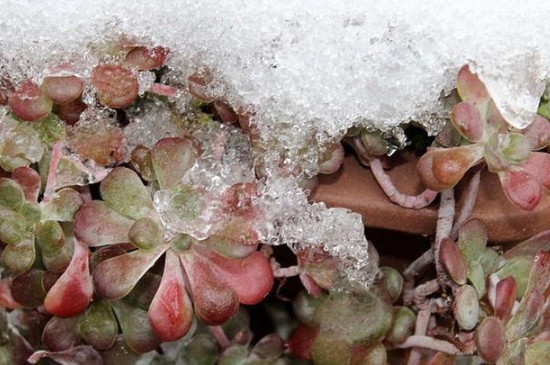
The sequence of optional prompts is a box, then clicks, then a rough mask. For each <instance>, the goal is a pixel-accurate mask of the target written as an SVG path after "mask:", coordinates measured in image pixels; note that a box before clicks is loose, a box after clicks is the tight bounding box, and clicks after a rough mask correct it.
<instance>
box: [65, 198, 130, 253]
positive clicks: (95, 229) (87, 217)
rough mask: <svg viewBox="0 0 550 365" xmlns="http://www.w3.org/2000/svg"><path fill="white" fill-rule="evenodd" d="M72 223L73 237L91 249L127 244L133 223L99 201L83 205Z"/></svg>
mask: <svg viewBox="0 0 550 365" xmlns="http://www.w3.org/2000/svg"><path fill="white" fill-rule="evenodd" d="M74 221H75V227H74V232H75V235H76V236H77V237H78V238H79V239H81V240H82V241H84V242H86V243H87V244H88V245H89V246H92V247H96V246H104V245H110V244H114V243H122V242H128V241H129V237H128V232H129V231H130V227H131V226H132V224H133V223H134V222H133V221H132V220H130V219H128V218H126V217H124V216H123V215H120V214H118V213H117V212H115V211H114V210H112V209H111V208H109V207H108V206H107V204H105V203H104V202H102V201H99V200H93V201H91V202H88V203H86V204H84V205H83V206H82V207H81V208H80V209H79V210H78V212H77V213H76V215H75V219H74Z"/></svg>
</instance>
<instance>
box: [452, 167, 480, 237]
mask: <svg viewBox="0 0 550 365" xmlns="http://www.w3.org/2000/svg"><path fill="white" fill-rule="evenodd" d="M480 180H481V170H479V171H477V172H476V173H475V174H474V176H472V178H471V179H470V182H469V183H468V187H467V188H466V191H465V193H464V194H465V197H464V204H463V205H462V208H461V209H460V212H459V213H458V217H457V218H456V222H455V224H454V226H453V229H452V230H451V234H450V236H449V237H450V238H451V239H452V240H453V241H456V239H457V237H458V230H459V229H460V227H461V226H462V224H463V223H464V222H466V220H468V218H470V216H471V215H472V212H473V211H474V206H475V205H476V200H477V194H478V192H479V182H480Z"/></svg>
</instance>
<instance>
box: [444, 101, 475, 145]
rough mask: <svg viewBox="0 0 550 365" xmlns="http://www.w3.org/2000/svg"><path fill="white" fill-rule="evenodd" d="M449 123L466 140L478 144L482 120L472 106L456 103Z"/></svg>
mask: <svg viewBox="0 0 550 365" xmlns="http://www.w3.org/2000/svg"><path fill="white" fill-rule="evenodd" d="M451 122H452V123H453V126H454V127H455V128H456V129H457V130H458V131H459V132H460V134H461V135H462V136H464V138H466V139H467V140H469V141H472V142H478V141H480V140H481V139H482V138H483V120H482V119H481V114H480V113H479V110H478V109H477V108H476V107H475V105H474V104H470V103H466V102H461V103H458V104H457V105H456V106H455V107H454V108H453V111H452V112H451Z"/></svg>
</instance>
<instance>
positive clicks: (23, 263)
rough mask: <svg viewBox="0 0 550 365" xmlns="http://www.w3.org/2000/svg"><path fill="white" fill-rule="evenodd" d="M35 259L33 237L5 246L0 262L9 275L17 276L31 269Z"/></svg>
mask: <svg viewBox="0 0 550 365" xmlns="http://www.w3.org/2000/svg"><path fill="white" fill-rule="evenodd" d="M35 257H36V251H35V248H34V236H31V237H28V238H26V239H24V240H22V241H21V242H18V243H15V244H11V245H8V246H6V248H4V250H3V251H2V256H1V257H0V262H1V263H2V266H3V267H5V268H6V269H8V270H9V271H10V272H11V273H14V274H19V273H22V272H24V271H27V270H29V269H30V268H31V266H32V264H33V263H34V260H35Z"/></svg>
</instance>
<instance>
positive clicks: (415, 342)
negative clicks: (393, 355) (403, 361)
mask: <svg viewBox="0 0 550 365" xmlns="http://www.w3.org/2000/svg"><path fill="white" fill-rule="evenodd" d="M409 347H423V348H425V349H430V350H435V351H441V352H445V353H447V354H451V355H462V351H460V350H459V349H457V348H456V346H455V345H453V344H452V343H450V342H447V341H443V340H437V339H435V338H433V337H430V336H419V335H412V336H410V337H409V338H407V340H406V341H405V342H403V343H401V344H399V345H398V346H397V348H400V349H406V348H409ZM413 351H416V349H413V350H412V351H411V356H410V357H409V362H408V363H407V365H416V364H418V362H419V360H420V356H418V359H417V357H416V356H415V357H414V359H413V356H412V355H413ZM415 354H416V353H415ZM418 354H419V355H420V353H418ZM411 359H413V361H414V362H411Z"/></svg>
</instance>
